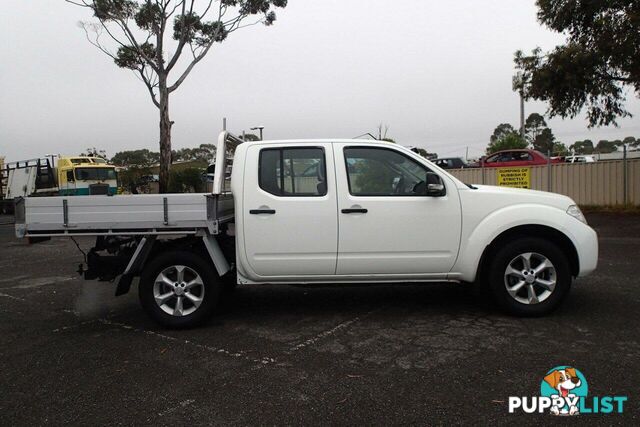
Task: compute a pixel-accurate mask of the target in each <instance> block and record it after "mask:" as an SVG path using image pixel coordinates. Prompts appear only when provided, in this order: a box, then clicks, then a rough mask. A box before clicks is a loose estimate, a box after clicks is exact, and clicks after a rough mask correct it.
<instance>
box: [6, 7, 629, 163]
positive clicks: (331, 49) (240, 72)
mask: <svg viewBox="0 0 640 427" xmlns="http://www.w3.org/2000/svg"><path fill="white" fill-rule="evenodd" d="M2 5H3V8H2V12H1V16H0V40H1V41H0V58H1V59H0V93H1V96H0V156H2V155H5V156H6V157H7V160H19V159H26V158H33V157H38V156H43V155H46V154H77V153H79V152H81V151H82V150H84V149H85V148H86V147H94V146H95V147H97V148H99V149H105V150H106V151H107V153H108V154H109V155H113V154H115V152H117V151H120V150H128V149H137V148H149V149H152V150H158V142H157V141H158V117H157V116H158V112H157V109H156V108H155V107H154V106H153V105H152V104H151V101H150V99H149V98H148V93H147V91H146V89H145V87H144V86H143V84H142V83H141V82H140V81H139V80H137V79H136V78H135V76H134V75H133V74H132V72H131V71H126V70H122V69H119V68H117V67H116V66H115V65H114V64H113V62H112V61H111V59H110V58H108V57H106V56H105V55H104V54H102V53H100V52H99V51H98V50H97V49H96V48H94V47H93V46H91V45H90V44H89V43H88V42H87V41H86V39H85V38H84V33H83V32H82V30H81V29H80V28H79V27H78V26H77V22H78V21H79V20H90V14H89V13H88V12H87V11H86V10H83V9H81V8H78V7H75V6H73V5H70V4H68V3H65V2H64V1H63V0H2ZM562 41H563V38H562V36H559V35H557V34H555V33H552V32H550V31H548V30H547V29H545V28H543V27H541V26H540V25H539V24H538V22H537V21H536V8H535V4H534V0H483V1H477V0H475V1H474V0H464V1H462V0H460V1H456V2H442V1H438V2H436V1H425V0H397V1H393V2H391V1H389V0H348V1H345V0H342V1H339V0H322V1H321V0H289V6H288V7H287V8H286V9H285V10H280V11H279V13H278V21H277V22H276V24H275V25H274V26H273V27H264V26H261V25H259V26H253V27H249V28H246V29H243V30H241V31H238V32H236V33H234V34H232V35H231V37H230V38H229V39H228V40H227V41H225V42H224V43H223V44H221V45H217V46H216V47H215V49H213V50H212V51H211V52H210V53H209V55H208V56H207V57H206V58H205V59H204V60H203V61H202V62H201V63H200V64H198V66H197V67H196V69H195V70H194V72H193V73H192V74H191V75H190V76H189V78H188V79H187V80H186V82H185V83H184V84H183V85H182V86H181V87H180V89H178V91H176V92H174V95H173V97H172V98H171V116H172V119H173V120H174V121H175V125H174V127H173V146H174V148H182V147H193V146H197V145H199V144H201V143H211V142H214V141H215V139H216V135H217V133H218V132H219V131H220V129H221V123H222V117H227V118H228V123H229V128H230V130H232V131H234V132H237V133H240V132H241V131H242V130H243V129H246V130H248V129H249V128H250V127H252V126H256V125H264V126H265V139H267V138H268V139H276V138H277V139H286V138H316V137H321V138H330V137H346V138H350V137H354V136H357V135H359V134H362V133H364V132H371V133H374V132H375V130H376V128H377V125H378V124H379V123H384V124H387V125H388V126H389V134H388V136H389V137H392V138H395V139H396V140H397V141H398V142H399V143H401V144H403V145H413V146H420V147H424V148H426V149H427V150H429V151H435V152H437V153H439V154H441V155H447V156H450V155H464V152H465V148H466V147H467V146H468V147H469V154H470V156H477V155H479V154H481V152H482V150H484V148H485V147H486V145H487V142H488V139H489V136H490V135H491V133H492V132H493V129H494V128H495V127H496V125H497V124H499V123H503V122H508V123H512V124H513V125H514V126H517V125H518V121H519V101H518V97H517V95H516V94H514V93H513V92H512V91H511V76H512V74H513V53H514V51H516V50H517V49H523V50H526V51H529V50H530V49H532V48H534V47H536V46H541V47H542V48H543V49H549V48H551V47H553V46H555V45H556V44H559V43H562ZM627 107H628V109H629V110H630V111H631V112H632V113H634V114H635V115H636V116H637V115H638V114H640V102H638V100H637V99H636V98H635V97H634V96H633V94H630V97H629V101H628V103H627ZM526 109H527V115H528V114H529V113H531V112H540V113H543V112H544V111H545V106H544V104H540V103H528V104H527V106H526ZM638 120H639V119H638V118H633V119H629V120H622V121H620V125H621V126H620V128H600V129H594V130H588V129H587V126H586V121H585V120H584V117H581V118H577V119H575V120H566V121H562V120H559V119H554V120H551V121H550V126H551V127H552V129H553V131H554V132H555V134H556V136H557V137H558V139H560V140H561V141H563V142H565V143H572V142H573V141H575V140H579V139H585V138H590V139H592V140H595V141H597V140H599V139H616V138H622V137H624V136H628V135H633V136H637V137H640V122H639V121H638Z"/></svg>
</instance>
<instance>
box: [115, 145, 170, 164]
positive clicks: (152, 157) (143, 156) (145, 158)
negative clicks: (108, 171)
mask: <svg viewBox="0 0 640 427" xmlns="http://www.w3.org/2000/svg"><path fill="white" fill-rule="evenodd" d="M159 161H160V153H157V152H153V151H149V150H148V149H146V148H144V149H141V150H129V151H120V152H118V153H116V154H115V155H114V156H113V157H112V158H111V163H113V164H114V165H116V166H123V167H128V166H135V167H149V166H151V165H153V164H155V163H158V162H159Z"/></svg>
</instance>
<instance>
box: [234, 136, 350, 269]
mask: <svg viewBox="0 0 640 427" xmlns="http://www.w3.org/2000/svg"><path fill="white" fill-rule="evenodd" d="M244 169H245V172H244V193H243V194H244V196H243V197H244V201H243V205H244V212H242V215H243V222H244V246H245V255H246V257H247V262H248V263H249V266H250V267H251V269H253V271H254V273H255V274H256V275H258V276H261V277H278V276H289V275H295V276H305V275H309V276H317V275H332V274H335V270H336V257H337V244H338V219H337V214H336V212H337V199H336V185H335V172H334V161H333V152H332V149H331V143H318V144H315V143H300V144H286V145H276V144H253V145H251V146H250V147H248V148H247V156H246V163H245V166H244ZM256 172H257V173H256Z"/></svg>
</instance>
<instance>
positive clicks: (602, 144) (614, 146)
mask: <svg viewBox="0 0 640 427" xmlns="http://www.w3.org/2000/svg"><path fill="white" fill-rule="evenodd" d="M618 145H622V141H607V140H606V139H602V140H600V141H598V145H596V149H595V151H596V152H598V153H603V154H606V153H613V152H614V151H617V150H618Z"/></svg>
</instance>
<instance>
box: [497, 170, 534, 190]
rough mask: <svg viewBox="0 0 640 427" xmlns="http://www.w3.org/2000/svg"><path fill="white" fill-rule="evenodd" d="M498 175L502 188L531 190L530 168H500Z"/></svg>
mask: <svg viewBox="0 0 640 427" xmlns="http://www.w3.org/2000/svg"><path fill="white" fill-rule="evenodd" d="M496 173H497V175H498V185H499V186H501V187H514V188H531V172H530V168H500V169H498V170H497V171H496Z"/></svg>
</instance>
